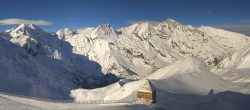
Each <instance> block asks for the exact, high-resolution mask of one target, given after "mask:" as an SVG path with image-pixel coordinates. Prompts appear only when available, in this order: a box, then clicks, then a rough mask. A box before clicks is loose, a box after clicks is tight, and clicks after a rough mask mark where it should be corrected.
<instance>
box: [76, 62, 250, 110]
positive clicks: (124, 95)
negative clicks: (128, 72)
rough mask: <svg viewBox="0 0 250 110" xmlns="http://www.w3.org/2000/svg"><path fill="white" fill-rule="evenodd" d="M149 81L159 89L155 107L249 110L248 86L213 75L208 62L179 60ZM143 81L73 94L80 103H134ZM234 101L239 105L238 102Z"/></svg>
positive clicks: (179, 109) (155, 73) (152, 75)
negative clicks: (83, 101)
mask: <svg viewBox="0 0 250 110" xmlns="http://www.w3.org/2000/svg"><path fill="white" fill-rule="evenodd" d="M146 79H149V80H150V81H151V82H152V83H153V85H154V86H155V87H156V88H157V96H156V97H157V101H156V104H157V105H159V106H161V107H163V108H170V109H171V108H172V109H177V110H183V109H188V110H193V109H205V110H210V109H211V108H210V107H211V106H212V105H214V106H212V109H223V110H224V109H227V110H228V109H230V110H233V109H242V110H247V109H249V106H248V104H247V102H249V101H250V99H249V98H246V97H250V96H249V95H244V94H243V93H246V94H249V93H250V89H249V85H246V86H242V84H241V83H235V82H231V81H227V80H224V79H222V78H220V77H218V76H217V75H216V74H213V73H211V72H210V70H209V68H208V66H206V64H205V62H203V61H202V60H200V59H196V58H191V59H190V58H187V59H186V60H183V61H178V62H176V63H174V64H171V65H169V66H166V67H164V68H161V69H159V70H157V71H156V72H154V73H152V74H151V75H150V76H149V77H147V78H146ZM144 81H145V80H143V79H142V80H139V81H134V82H129V83H126V84H125V85H121V84H120V82H118V83H115V84H113V85H110V86H107V87H104V88H98V89H93V90H86V89H77V90H73V91H71V96H72V97H74V98H75V100H77V101H79V100H90V99H96V100H120V99H130V100H132V99H135V98H136V92H137V90H138V88H139V87H140V86H141V85H142V84H143V83H144ZM247 88H248V89H247ZM246 89H247V91H246ZM226 91H234V92H226ZM208 94H210V95H208ZM235 100H237V101H238V103H235ZM221 103H223V104H221ZM180 105H181V106H180ZM197 105H199V106H197ZM187 107H188V108H187Z"/></svg>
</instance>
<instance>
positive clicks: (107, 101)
mask: <svg viewBox="0 0 250 110" xmlns="http://www.w3.org/2000/svg"><path fill="white" fill-rule="evenodd" d="M0 94H3V95H8V96H14V97H20V98H26V99H33V100H37V101H45V102H55V103H79V104H110V103H134V100H78V101H77V100H76V101H75V100H52V99H44V98H38V97H31V96H23V95H17V94H11V93H5V92H0Z"/></svg>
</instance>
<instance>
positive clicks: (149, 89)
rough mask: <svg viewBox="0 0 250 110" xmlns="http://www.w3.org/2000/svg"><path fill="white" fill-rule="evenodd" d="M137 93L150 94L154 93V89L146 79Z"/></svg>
mask: <svg viewBox="0 0 250 110" xmlns="http://www.w3.org/2000/svg"><path fill="white" fill-rule="evenodd" d="M138 91H139V92H149V93H152V92H154V91H155V87H154V86H153V84H152V83H151V82H150V81H149V80H148V79H146V80H145V82H144V83H143V84H142V85H141V87H140V88H139V90H138Z"/></svg>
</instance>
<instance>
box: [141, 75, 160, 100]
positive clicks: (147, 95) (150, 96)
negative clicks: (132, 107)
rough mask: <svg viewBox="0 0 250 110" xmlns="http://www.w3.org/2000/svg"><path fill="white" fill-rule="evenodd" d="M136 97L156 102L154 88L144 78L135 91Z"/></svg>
mask: <svg viewBox="0 0 250 110" xmlns="http://www.w3.org/2000/svg"><path fill="white" fill-rule="evenodd" d="M137 98H138V99H145V100H147V101H149V102H152V103H155V102H156V89H155V87H154V86H153V84H152V83H151V82H150V81H149V80H148V79H146V80H145V82H144V83H143V85H141V87H140V88H139V90H138V91H137Z"/></svg>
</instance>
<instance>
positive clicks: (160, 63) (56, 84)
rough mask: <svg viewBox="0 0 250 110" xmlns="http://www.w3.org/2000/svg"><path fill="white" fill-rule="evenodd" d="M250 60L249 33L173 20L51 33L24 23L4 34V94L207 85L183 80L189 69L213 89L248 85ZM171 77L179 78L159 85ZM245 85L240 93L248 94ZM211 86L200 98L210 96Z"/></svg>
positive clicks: (0, 45)
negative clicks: (122, 84)
mask: <svg viewBox="0 0 250 110" xmlns="http://www.w3.org/2000/svg"><path fill="white" fill-rule="evenodd" d="M249 62H250V38H249V37H248V36H245V35H243V34H239V33H234V32H229V31H225V30H222V29H216V28H212V27H205V26H201V27H199V28H195V27H192V26H189V25H188V26H184V25H182V24H180V23H178V22H176V21H174V20H172V19H167V20H166V21H163V22H161V23H159V24H151V23H147V22H144V23H137V24H133V25H131V26H128V27H124V28H120V29H118V30H114V29H113V28H112V27H111V26H110V25H109V24H101V25H99V26H98V27H96V28H82V29H78V30H71V29H68V28H66V29H61V30H59V31H58V32H56V34H51V33H47V32H45V31H44V30H43V29H41V28H39V27H37V26H35V25H32V24H31V25H29V26H26V25H24V24H21V25H20V26H18V27H16V28H12V29H10V30H7V31H4V32H0V70H1V71H0V91H3V92H8V93H15V94H21V95H29V96H36V97H42V98H50V99H68V98H70V96H69V94H70V91H71V90H73V89H77V88H85V89H91V88H98V87H103V86H107V85H109V84H112V83H115V82H117V81H119V79H128V80H140V79H144V78H149V79H150V78H152V79H155V80H156V81H158V80H159V81H160V82H162V83H163V84H165V83H166V82H167V83H173V85H175V84H174V82H175V81H176V80H177V82H178V81H181V80H183V81H184V82H183V83H184V85H185V84H187V85H186V86H187V88H188V86H190V87H200V86H197V85H195V84H193V82H190V80H192V78H195V77H196V75H195V74H194V76H192V78H191V79H186V78H184V79H179V78H181V76H182V75H183V72H184V73H185V71H186V70H187V71H189V72H190V74H191V73H192V71H195V70H196V69H198V70H199V71H200V70H201V71H202V72H201V73H202V74H199V75H198V76H197V78H196V79H195V81H196V83H206V84H207V85H206V84H204V85H206V86H209V85H210V86H212V85H216V83H215V82H217V83H218V86H216V87H215V88H220V87H222V86H221V85H223V84H226V83H227V82H225V81H228V82H230V84H231V83H232V84H234V83H237V84H238V83H244V84H249V82H250V75H249V74H248V71H247V70H250V63H249ZM164 68H165V69H164ZM170 68H173V70H171V71H169V69H170ZM178 69H183V71H182V70H178ZM184 70H185V71H184ZM191 70H192V71H191ZM203 70H204V71H203ZM159 71H160V72H159ZM164 71H165V72H164ZM166 71H168V72H169V73H166ZM196 72H197V71H196ZM203 73H204V74H203ZM170 74H171V75H170ZM170 76H171V77H172V76H178V78H177V79H176V80H160V78H167V77H170ZM179 76H180V77H179ZM206 78H212V79H210V81H206ZM188 80H189V81H188ZM186 81H188V82H186ZM156 85H157V84H156ZM224 86H226V88H227V87H228V86H229V85H228V86H227V85H224ZM160 87H162V88H163V89H164V90H165V89H166V90H168V89H169V90H171V91H175V90H176V91H177V90H178V91H182V92H185V91H189V92H191V91H192V90H187V89H185V88H183V89H179V87H178V88H177V86H173V87H170V86H169V87H168V86H166V87H167V88H168V89H167V88H164V87H163V86H162V85H161V86H160ZM175 87H176V88H175ZM244 87H245V86H244ZM244 87H242V88H241V89H240V90H239V91H240V92H243V93H249V91H248V90H245V88H244ZM180 88H181V87H180ZM228 88H230V87H228ZM207 89H210V88H206V87H204V88H203V89H201V91H199V92H198V90H197V91H196V90H194V91H195V92H194V93H201V94H203V93H204V92H203V90H204V91H207ZM229 90H237V89H236V88H233V89H229ZM191 93H192V92H191ZM127 95H129V94H127Z"/></svg>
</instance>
